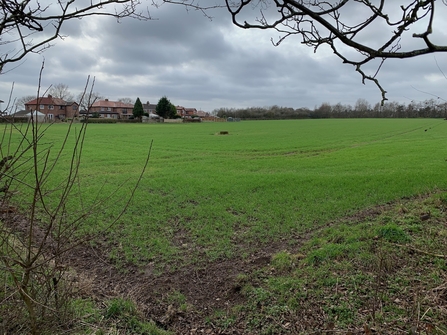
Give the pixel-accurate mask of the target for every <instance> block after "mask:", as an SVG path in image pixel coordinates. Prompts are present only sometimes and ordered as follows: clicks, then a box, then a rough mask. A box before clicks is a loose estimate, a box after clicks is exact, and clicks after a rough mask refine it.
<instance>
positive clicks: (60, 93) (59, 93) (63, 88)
mask: <svg viewBox="0 0 447 335" xmlns="http://www.w3.org/2000/svg"><path fill="white" fill-rule="evenodd" d="M48 93H50V94H51V95H52V96H53V98H58V99H62V100H65V101H73V99H74V95H73V94H72V93H70V91H69V89H68V85H65V84H63V83H59V84H56V85H52V86H51V88H50V90H49V92H48Z"/></svg>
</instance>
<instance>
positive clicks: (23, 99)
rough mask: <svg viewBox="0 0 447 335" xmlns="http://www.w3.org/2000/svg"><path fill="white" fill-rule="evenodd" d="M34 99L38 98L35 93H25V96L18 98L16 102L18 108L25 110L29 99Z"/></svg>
mask: <svg viewBox="0 0 447 335" xmlns="http://www.w3.org/2000/svg"><path fill="white" fill-rule="evenodd" d="M33 99H36V96H35V95H25V96H23V97H20V98H18V99H17V100H16V103H15V105H16V107H17V110H23V109H25V104H26V103H27V102H28V101H31V100H33Z"/></svg>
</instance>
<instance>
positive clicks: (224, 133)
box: [216, 130, 230, 135]
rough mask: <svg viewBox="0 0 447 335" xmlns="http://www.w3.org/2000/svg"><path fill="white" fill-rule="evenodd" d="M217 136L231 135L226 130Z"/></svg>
mask: <svg viewBox="0 0 447 335" xmlns="http://www.w3.org/2000/svg"><path fill="white" fill-rule="evenodd" d="M216 135H230V133H229V132H228V131H226V130H222V131H220V132H218V133H217V134H216Z"/></svg>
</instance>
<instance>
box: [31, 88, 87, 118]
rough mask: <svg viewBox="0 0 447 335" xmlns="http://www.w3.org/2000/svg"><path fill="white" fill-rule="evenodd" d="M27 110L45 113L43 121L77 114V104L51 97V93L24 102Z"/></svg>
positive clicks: (71, 116)
mask: <svg viewBox="0 0 447 335" xmlns="http://www.w3.org/2000/svg"><path fill="white" fill-rule="evenodd" d="M25 110H26V111H27V112H32V111H37V112H40V113H42V114H44V115H45V121H49V122H51V121H56V120H64V119H66V118H73V117H74V116H77V114H78V110H79V105H78V104H77V103H76V102H73V101H68V102H67V101H64V100H62V99H58V98H53V97H52V96H51V94H49V95H48V97H40V98H36V99H33V100H31V101H28V102H27V103H25Z"/></svg>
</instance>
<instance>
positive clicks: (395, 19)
mask: <svg viewBox="0 0 447 335" xmlns="http://www.w3.org/2000/svg"><path fill="white" fill-rule="evenodd" d="M163 2H164V3H172V4H180V5H184V6H186V7H188V8H192V9H196V10H200V9H203V10H206V9H209V8H215V7H219V6H218V5H215V6H210V5H208V4H207V5H205V6H204V5H203V4H202V2H200V0H163ZM225 5H226V9H227V11H228V12H229V13H230V15H231V19H232V22H233V24H234V25H236V26H237V27H240V28H242V29H264V30H274V31H276V32H278V33H279V34H280V36H279V38H278V39H277V40H272V42H273V44H274V45H276V46H278V45H279V44H281V42H283V41H284V40H285V39H287V38H289V37H292V36H295V35H296V36H298V37H300V39H301V43H302V44H304V45H307V46H309V47H311V48H313V49H314V51H315V52H316V51H318V48H319V47H321V46H323V45H326V46H329V47H330V48H331V49H332V51H333V52H334V53H335V55H336V56H338V57H339V58H340V59H342V61H343V62H344V63H346V64H351V65H353V66H354V68H355V70H356V71H357V72H359V73H360V75H361V76H362V82H365V81H366V80H368V81H372V82H373V83H374V84H375V85H376V86H377V87H378V88H379V90H380V91H381V93H382V102H383V101H385V100H386V91H385V90H384V89H383V88H382V87H381V85H380V84H379V81H378V79H377V74H378V71H379V70H380V67H381V66H382V64H383V62H384V61H385V60H387V59H404V58H412V57H418V56H422V55H426V54H430V53H437V52H447V44H443V45H438V44H436V43H435V42H434V39H433V35H434V33H435V32H436V31H438V32H440V31H441V28H443V27H441V26H439V27H435V22H436V18H437V19H438V20H444V18H443V17H442V15H443V13H442V11H439V9H440V6H446V5H447V2H446V1H445V0H443V1H442V2H440V1H436V0H400V1H392V2H391V1H385V0H354V1H349V0H338V1H333V2H332V1H322V0H225ZM353 13H358V14H359V15H353ZM441 22H442V21H441ZM368 34H370V35H373V36H375V38H374V39H368V38H366V37H365V36H368ZM415 40H416V41H417V42H420V43H417V46H416V47H415V43H414V41H415ZM377 41H380V42H379V44H377ZM444 43H445V42H444ZM353 51H354V53H353ZM373 60H379V64H380V65H379V66H378V67H377V69H376V71H375V72H373V74H367V71H366V70H365V69H364V66H365V65H366V64H368V63H371V61H373Z"/></svg>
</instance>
